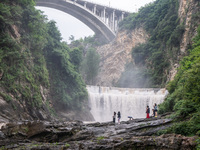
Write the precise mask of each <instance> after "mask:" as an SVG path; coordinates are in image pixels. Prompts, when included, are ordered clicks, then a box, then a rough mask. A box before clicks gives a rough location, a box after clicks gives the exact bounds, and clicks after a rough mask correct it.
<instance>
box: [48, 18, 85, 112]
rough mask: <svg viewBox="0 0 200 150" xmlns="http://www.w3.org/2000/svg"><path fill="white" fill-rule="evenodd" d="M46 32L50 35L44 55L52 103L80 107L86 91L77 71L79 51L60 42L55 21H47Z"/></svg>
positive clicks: (79, 57) (73, 107)
mask: <svg viewBox="0 0 200 150" xmlns="http://www.w3.org/2000/svg"><path fill="white" fill-rule="evenodd" d="M48 34H49V35H50V36H49V37H48V41H49V42H48V44H47V46H46V47H45V51H46V54H45V55H46V60H47V66H48V70H49V74H50V78H51V81H50V82H51V91H52V93H53V94H52V97H53V99H54V103H56V104H58V105H59V106H61V108H68V109H75V108H76V109H77V108H79V109H82V107H83V102H84V100H86V99H87V91H86V85H85V84H84V82H83V80H82V79H81V76H80V74H79V73H78V68H79V65H80V62H81V51H80V50H79V49H78V48H75V49H73V50H71V49H70V48H69V47H68V46H67V45H66V43H64V42H61V36H60V32H59V31H58V29H57V28H56V25H55V22H52V21H51V22H49V23H48ZM55 100H57V101H55Z"/></svg>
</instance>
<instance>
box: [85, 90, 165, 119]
mask: <svg viewBox="0 0 200 150" xmlns="http://www.w3.org/2000/svg"><path fill="white" fill-rule="evenodd" d="M87 90H88V93H89V106H90V107H91V113H92V115H93V116H94V118H95V121H97V122H106V121H112V116H113V113H114V111H115V112H116V113H117V112H118V111H120V112H121V121H127V120H128V116H132V117H133V118H134V119H135V118H145V117H146V106H147V105H148V106H149V107H150V115H151V114H152V113H153V112H152V109H153V105H154V104H155V103H156V104H160V103H162V102H163V101H164V98H165V97H166V95H167V94H168V92H167V90H166V89H155V88H145V89H142V88H133V89H130V88H115V87H101V86H87ZM158 109H159V108H158Z"/></svg>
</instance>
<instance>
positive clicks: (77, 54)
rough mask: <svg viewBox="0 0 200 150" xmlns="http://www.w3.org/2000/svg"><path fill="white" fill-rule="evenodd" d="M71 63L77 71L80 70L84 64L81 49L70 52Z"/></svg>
mask: <svg viewBox="0 0 200 150" xmlns="http://www.w3.org/2000/svg"><path fill="white" fill-rule="evenodd" d="M69 54H70V58H71V63H72V64H73V65H74V66H75V68H76V70H77V71H78V70H79V67H80V65H81V62H82V51H81V50H80V49H79V48H73V49H72V50H70V53H69Z"/></svg>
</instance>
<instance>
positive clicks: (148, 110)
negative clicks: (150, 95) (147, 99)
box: [146, 106, 150, 118]
mask: <svg viewBox="0 0 200 150" xmlns="http://www.w3.org/2000/svg"><path fill="white" fill-rule="evenodd" d="M149 113H150V109H149V106H147V109H146V114H147V117H146V118H150V117H149Z"/></svg>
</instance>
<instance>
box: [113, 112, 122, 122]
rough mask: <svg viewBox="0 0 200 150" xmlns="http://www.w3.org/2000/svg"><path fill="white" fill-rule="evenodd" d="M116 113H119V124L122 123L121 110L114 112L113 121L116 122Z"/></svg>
mask: <svg viewBox="0 0 200 150" xmlns="http://www.w3.org/2000/svg"><path fill="white" fill-rule="evenodd" d="M116 115H117V119H118V124H120V119H121V113H120V111H118V113H116V112H114V115H113V123H115V121H116Z"/></svg>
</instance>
